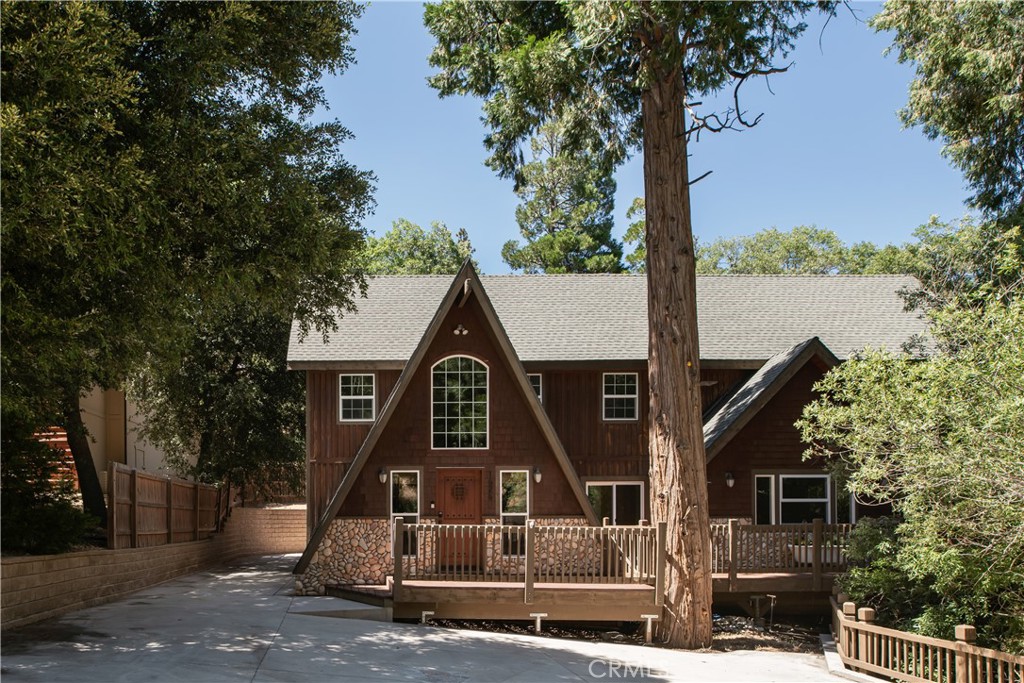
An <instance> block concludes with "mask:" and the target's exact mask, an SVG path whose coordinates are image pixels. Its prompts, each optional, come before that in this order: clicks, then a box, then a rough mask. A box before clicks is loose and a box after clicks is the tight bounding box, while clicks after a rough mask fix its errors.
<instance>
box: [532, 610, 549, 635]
mask: <svg viewBox="0 0 1024 683" xmlns="http://www.w3.org/2000/svg"><path fill="white" fill-rule="evenodd" d="M530 616H531V617H533V632H534V633H536V634H537V635H540V620H541V619H546V618H547V616H548V613H547V612H530Z"/></svg>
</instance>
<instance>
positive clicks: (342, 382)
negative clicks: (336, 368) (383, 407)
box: [338, 374, 377, 422]
mask: <svg viewBox="0 0 1024 683" xmlns="http://www.w3.org/2000/svg"><path fill="white" fill-rule="evenodd" d="M374 384H375V382H374V375H373V374H358V375H348V374H342V375H338V419H339V420H341V421H342V422H372V421H373V419H374V418H375V417H376V416H377V415H376V413H377V406H376V400H375V399H376V396H375V392H374Z"/></svg>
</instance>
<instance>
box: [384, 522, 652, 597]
mask: <svg viewBox="0 0 1024 683" xmlns="http://www.w3.org/2000/svg"><path fill="white" fill-rule="evenodd" d="M664 539H665V525H664V524H661V525H659V526H657V527H651V526H605V527H589V526H535V525H528V526H513V525H497V524H406V523H404V521H403V520H402V519H396V520H395V535H394V547H393V553H394V557H395V558H398V561H397V562H395V571H394V577H395V578H394V580H395V583H396V584H398V583H400V582H401V581H403V580H427V581H479V582H515V583H523V584H526V585H532V584H533V583H589V584H593V583H601V584H648V585H653V586H657V585H659V583H658V582H659V581H661V580H662V577H663V576H664V565H665V562H664V550H665V543H664Z"/></svg>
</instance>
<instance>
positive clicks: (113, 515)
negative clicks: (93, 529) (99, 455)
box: [107, 462, 117, 550]
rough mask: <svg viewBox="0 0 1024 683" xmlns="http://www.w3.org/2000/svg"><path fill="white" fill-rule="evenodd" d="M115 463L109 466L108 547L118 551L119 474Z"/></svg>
mask: <svg viewBox="0 0 1024 683" xmlns="http://www.w3.org/2000/svg"><path fill="white" fill-rule="evenodd" d="M115 468H116V465H115V464H114V463H112V462H111V463H109V464H107V547H108V548H110V549H111V550H117V483H116V482H117V474H116V471H115Z"/></svg>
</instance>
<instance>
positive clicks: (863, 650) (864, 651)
mask: <svg viewBox="0 0 1024 683" xmlns="http://www.w3.org/2000/svg"><path fill="white" fill-rule="evenodd" d="M874 620H875V610H874V609H872V608H871V607H861V608H860V609H859V610H857V621H862V622H864V623H865V624H870V623H871V622H873V621H874ZM870 639H871V634H870V633H868V632H867V631H862V630H858V631H857V659H858V660H860V661H862V662H864V663H865V664H878V662H877V661H875V660H876V659H877V658H876V657H875V656H874V653H873V652H872V648H871V647H870V646H869V644H868V641H869V640H870Z"/></svg>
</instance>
